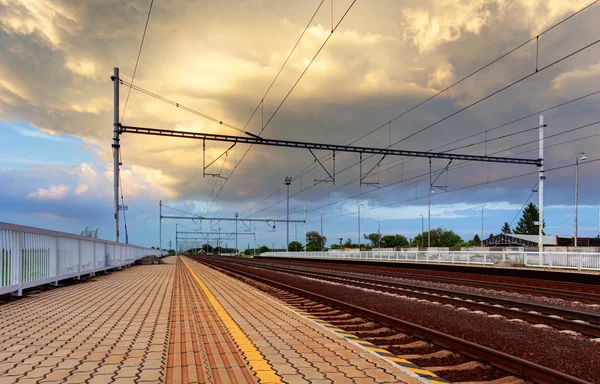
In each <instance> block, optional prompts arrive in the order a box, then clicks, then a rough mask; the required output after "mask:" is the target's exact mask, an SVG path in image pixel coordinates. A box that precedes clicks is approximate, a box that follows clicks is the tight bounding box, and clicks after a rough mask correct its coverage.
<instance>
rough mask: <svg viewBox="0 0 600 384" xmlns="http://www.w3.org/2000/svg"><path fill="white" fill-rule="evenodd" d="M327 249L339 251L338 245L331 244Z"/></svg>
mask: <svg viewBox="0 0 600 384" xmlns="http://www.w3.org/2000/svg"><path fill="white" fill-rule="evenodd" d="M329 249H340V246H339V245H338V244H331V246H330V247H329Z"/></svg>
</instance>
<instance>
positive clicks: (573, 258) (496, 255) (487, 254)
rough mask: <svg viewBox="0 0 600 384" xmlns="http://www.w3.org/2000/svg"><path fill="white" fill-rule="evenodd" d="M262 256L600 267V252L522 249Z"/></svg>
mask: <svg viewBox="0 0 600 384" xmlns="http://www.w3.org/2000/svg"><path fill="white" fill-rule="evenodd" d="M260 256H274V257H290V258H307V259H329V260H364V261H389V262H394V261H402V262H415V263H449V264H476V265H477V264H478V265H494V264H499V263H508V262H510V263H513V264H516V265H525V266H528V267H543V268H561V269H577V270H600V253H589V252H544V253H543V254H542V257H541V258H540V255H539V253H538V252H525V251H522V252H519V251H360V252H359V251H329V252H264V253H262V254H261V255H260Z"/></svg>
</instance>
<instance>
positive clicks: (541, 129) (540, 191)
mask: <svg viewBox="0 0 600 384" xmlns="http://www.w3.org/2000/svg"><path fill="white" fill-rule="evenodd" d="M544 127H546V124H544V116H543V115H540V124H539V132H538V133H539V136H538V137H539V140H538V158H539V159H540V160H541V163H540V166H539V168H538V178H539V184H538V204H539V206H540V217H539V220H540V224H539V225H538V260H540V264H541V262H542V259H543V256H544V181H545V180H546V170H545V169H544Z"/></svg>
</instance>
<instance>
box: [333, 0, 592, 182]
mask: <svg viewBox="0 0 600 384" xmlns="http://www.w3.org/2000/svg"><path fill="white" fill-rule="evenodd" d="M598 1H600V0H596V1H593V2H592V3H590V4H588V5H587V6H585V7H583V8H581V9H580V10H578V11H577V12H575V13H573V14H571V15H570V16H568V17H566V18H564V19H562V20H561V21H559V22H557V23H555V24H553V25H552V26H550V27H548V28H546V29H545V30H544V31H542V32H540V33H539V34H538V35H536V36H534V37H532V38H531V39H529V40H527V41H525V42H523V43H521V44H520V45H518V46H517V47H515V48H513V49H511V50H510V51H508V52H506V53H505V54H503V55H501V56H499V57H498V58H496V59H494V60H492V61H491V62H489V63H488V64H486V65H484V66H483V67H481V68H479V69H477V70H476V71H474V72H472V73H470V74H469V75H467V76H465V77H463V78H462V79H460V80H458V81H457V82H455V83H454V84H452V85H450V86H448V87H446V88H445V89H443V90H442V91H440V92H438V93H437V94H435V95H433V96H431V97H429V98H427V99H425V100H423V101H422V102H420V103H418V104H417V105H415V106H413V107H411V108H409V109H408V110H406V111H404V112H402V113H401V114H400V115H398V116H396V117H395V118H393V119H391V120H389V121H388V122H386V123H385V124H382V125H380V126H379V127H377V128H375V129H374V130H372V131H370V132H368V133H367V134H365V135H363V136H361V137H360V138H358V139H356V140H354V141H352V142H351V143H350V145H352V144H353V143H355V142H356V141H359V140H361V139H362V138H364V137H366V136H368V135H370V134H371V133H373V132H375V131H377V130H379V129H381V128H383V127H385V126H386V125H388V124H391V123H392V122H393V121H395V120H397V119H398V118H400V117H402V116H404V115H406V114H407V113H409V112H411V111H412V110H414V109H416V108H418V107H419V106H421V105H423V104H425V103H426V102H428V101H430V100H431V99H433V98H435V97H437V96H439V95H441V94H442V93H444V92H446V91H447V90H449V89H451V88H452V87H454V86H456V85H458V84H460V83H461V82H463V81H464V80H466V79H468V78H470V77H472V76H473V75H475V74H477V73H479V72H481V71H482V70H484V69H485V68H487V67H489V66H491V65H492V64H494V63H496V62H498V61H499V60H501V59H503V58H504V57H506V56H508V55H510V54H511V53H513V52H515V51H516V50H518V49H519V48H521V47H523V46H524V45H526V44H528V43H530V42H531V41H533V40H537V39H538V38H539V36H542V35H543V34H545V33H547V32H549V31H550V30H552V29H554V28H556V27H557V26H559V25H561V24H563V23H564V22H566V21H567V20H569V19H571V18H572V17H574V16H576V15H578V14H580V13H581V12H583V11H585V10H586V9H588V8H590V7H591V6H593V5H594V4H596V3H598ZM598 41H599V40H597V41H595V42H594V43H592V44H590V45H588V46H586V47H583V48H581V49H580V50H577V51H575V52H573V53H571V54H569V55H567V56H565V57H563V58H561V59H559V60H557V61H555V62H553V63H551V64H548V65H546V66H545V67H543V68H541V69H538V68H536V71H535V72H533V73H532V74H530V75H527V76H525V77H524V78H522V79H520V80H518V81H517V82H514V83H512V84H509V85H507V86H505V87H503V88H501V89H500V90H497V91H496V92H494V93H492V94H490V95H487V96H486V97H484V98H482V99H480V100H478V101H476V102H474V103H472V104H471V105H469V106H466V107H464V108H462V109H461V110H459V111H457V112H454V113H453V114H451V115H448V116H446V117H444V118H443V119H442V120H439V121H437V122H435V123H433V124H431V125H429V126H427V127H425V128H423V129H421V130H420V131H417V132H416V133H413V134H411V135H409V136H408V137H406V138H404V139H402V140H400V141H397V142H395V143H394V144H391V145H390V147H391V146H394V145H396V144H398V143H400V142H403V141H405V140H407V139H409V138H410V137H412V136H414V135H416V134H418V133H420V132H422V131H424V130H426V129H429V128H431V127H432V126H434V125H436V124H439V123H440V122H442V121H444V120H446V119H448V118H451V117H452V116H455V115H456V114H458V113H460V112H462V111H464V110H466V109H467V108H470V107H472V106H474V105H476V104H478V103H480V102H482V101H484V100H485V99H487V98H489V97H492V96H494V95H495V94H498V93H500V92H502V91H503V90H505V89H507V88H509V87H511V86H514V85H515V84H517V83H518V82H520V81H523V80H525V79H526V78H528V77H531V76H533V75H534V74H536V73H538V72H540V71H542V70H544V69H547V68H549V67H551V66H552V65H555V64H557V63H559V62H560V61H562V60H565V59H566V58H568V57H570V56H572V55H574V54H576V53H578V52H580V51H582V50H585V49H587V48H589V47H590V46H592V45H594V44H596V43H598ZM598 92H600V91H596V92H593V93H591V94H588V95H584V96H582V97H581V98H585V97H588V96H591V95H594V94H597V93H598ZM581 98H578V99H574V100H571V101H569V102H574V101H577V100H580V99H581ZM569 102H565V103H562V104H559V105H557V106H554V107H552V108H550V109H553V108H557V107H560V106H562V105H566V104H568V103H569ZM530 116H531V115H529V116H525V117H523V118H520V119H518V120H515V121H513V122H516V121H520V120H522V119H525V118H527V117H530ZM507 124H512V122H509V123H507ZM500 127H501V126H499V127H496V128H500ZM488 131H489V130H488ZM470 137H473V135H472V136H470ZM470 137H467V138H465V139H468V138H470ZM465 139H461V140H458V141H462V140H465ZM458 141H455V142H458ZM455 142H452V143H449V144H446V145H451V144H453V143H455ZM446 145H444V146H446ZM442 147H443V146H442ZM438 148H440V147H438ZM438 148H434V149H432V151H433V150H435V149H438ZM328 156H329V155H326V156H323V157H322V158H321V160H323V159H326V158H327V157H328ZM370 157H372V156H368V157H367V158H366V159H365V160H367V159H369V158H370ZM398 161H399V160H395V162H398ZM356 164H358V163H356ZM340 173H341V172H340Z"/></svg>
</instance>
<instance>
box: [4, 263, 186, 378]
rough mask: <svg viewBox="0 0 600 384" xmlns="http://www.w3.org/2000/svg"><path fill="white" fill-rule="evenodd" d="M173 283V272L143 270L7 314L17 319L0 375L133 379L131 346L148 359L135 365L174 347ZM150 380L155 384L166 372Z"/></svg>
mask: <svg viewBox="0 0 600 384" xmlns="http://www.w3.org/2000/svg"><path fill="white" fill-rule="evenodd" d="M174 275H175V266H174V265H166V266H165V265H161V266H136V267H132V268H125V269H123V270H121V271H119V272H118V273H114V274H112V273H111V274H107V275H104V276H98V277H95V278H93V279H89V280H87V281H86V282H85V283H83V284H76V285H71V286H68V287H61V288H58V289H53V290H48V291H43V292H36V293H32V294H30V295H28V296H27V297H26V298H24V299H23V300H15V301H12V302H10V303H7V304H5V305H2V306H0V318H2V319H10V321H9V324H3V326H4V325H6V326H5V327H3V329H1V330H0V375H5V374H6V373H8V374H11V375H12V376H10V377H11V379H10V382H14V381H17V380H18V382H23V381H24V380H29V379H30V378H31V379H35V380H36V381H39V382H69V383H83V382H85V380H87V379H90V382H111V381H112V379H111V377H113V376H115V373H123V374H128V371H127V370H126V369H124V368H123V367H121V366H120V364H121V363H122V362H124V361H126V359H127V358H128V357H129V356H128V355H127V354H128V353H130V350H129V347H130V346H131V345H132V344H134V345H135V346H136V348H139V350H140V353H141V355H137V356H131V358H134V357H136V358H141V357H142V356H145V354H146V353H150V352H152V353H158V355H161V354H160V350H161V347H162V348H164V347H166V345H167V341H168V327H166V326H165V324H166V322H165V319H164V318H165V317H167V318H168V315H169V309H170V307H171V298H172V297H171V292H172V284H173V279H174ZM124 293H126V294H124ZM159 315H160V316H159ZM8 333H10V335H9V334H8ZM137 335H142V336H141V337H139V338H136V336H137ZM150 336H152V340H151V339H150ZM152 343H154V344H152ZM161 344H162V345H161ZM134 361H135V362H136V363H140V362H141V360H140V359H135V360H132V361H130V363H132V364H133V362H134ZM156 361H158V362H159V363H161V360H160V358H159V359H157V360H156ZM154 366H155V367H158V368H159V370H160V368H163V366H164V363H163V365H158V364H154ZM9 370H10V372H6V371H9ZM99 373H106V374H104V375H102V374H99ZM92 374H94V376H93V377H92ZM5 377H8V376H5ZM5 377H0V383H4V382H7V381H6V380H4V379H5ZM132 377H133V376H130V377H129V379H128V381H127V382H132V381H131V378H132ZM148 377H149V378H150V379H152V380H154V382H156V378H157V377H158V378H160V372H159V374H158V375H156V374H152V375H148ZM122 378H123V377H122V376H121V379H122Z"/></svg>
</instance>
